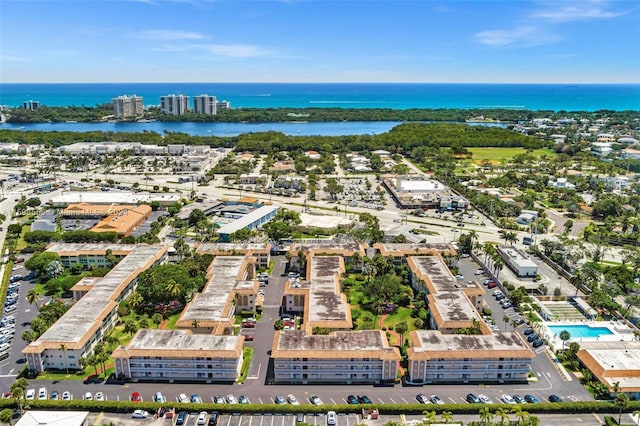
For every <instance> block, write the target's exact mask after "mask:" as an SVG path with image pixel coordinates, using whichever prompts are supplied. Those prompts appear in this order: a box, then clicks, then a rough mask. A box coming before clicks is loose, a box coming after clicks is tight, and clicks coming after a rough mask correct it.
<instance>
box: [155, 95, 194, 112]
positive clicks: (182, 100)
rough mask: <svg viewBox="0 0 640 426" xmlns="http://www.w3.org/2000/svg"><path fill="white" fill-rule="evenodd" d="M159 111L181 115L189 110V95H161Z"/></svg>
mask: <svg viewBox="0 0 640 426" xmlns="http://www.w3.org/2000/svg"><path fill="white" fill-rule="evenodd" d="M160 111H161V112H162V113H163V114H170V115H183V114H184V113H186V112H187V111H189V96H185V95H183V94H180V95H167V96H161V97H160Z"/></svg>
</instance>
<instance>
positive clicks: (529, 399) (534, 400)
mask: <svg viewBox="0 0 640 426" xmlns="http://www.w3.org/2000/svg"><path fill="white" fill-rule="evenodd" d="M524 400H525V401H527V402H528V403H529V404H537V403H539V402H540V400H539V399H538V398H536V397H535V396H533V395H529V394H527V395H525V396H524Z"/></svg>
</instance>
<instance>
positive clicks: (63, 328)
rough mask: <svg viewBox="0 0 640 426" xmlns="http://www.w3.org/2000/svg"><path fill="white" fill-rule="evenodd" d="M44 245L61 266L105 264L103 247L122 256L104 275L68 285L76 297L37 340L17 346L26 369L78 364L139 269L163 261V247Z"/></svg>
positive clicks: (108, 323) (133, 284)
mask: <svg viewBox="0 0 640 426" xmlns="http://www.w3.org/2000/svg"><path fill="white" fill-rule="evenodd" d="M47 251H51V252H55V253H58V254H59V255H60V262H61V263H62V265H63V266H65V267H69V266H71V265H73V264H76V263H79V264H81V265H83V266H84V267H86V268H88V267H90V266H105V265H106V264H107V263H108V260H107V259H106V256H107V251H109V252H110V253H111V254H112V255H113V256H116V257H117V258H121V260H120V261H119V262H118V264H117V265H115V266H114V267H113V269H111V271H109V273H108V274H107V275H105V276H104V277H90V278H89V277H88V278H85V279H83V280H81V281H80V282H79V283H78V284H77V285H76V286H74V287H73V288H72V289H71V290H72V291H73V292H74V296H76V297H77V298H78V299H79V300H77V301H76V303H75V304H74V305H73V306H72V307H71V308H70V309H69V310H68V311H67V312H66V313H65V314H64V315H63V316H62V317H61V318H60V319H58V321H56V322H55V323H54V324H53V325H52V326H51V327H50V328H49V329H48V330H47V331H45V332H44V333H43V334H42V335H41V336H40V337H39V338H38V339H37V340H35V341H34V342H31V343H29V344H28V345H27V347H26V348H25V349H24V350H23V351H22V353H23V354H25V357H26V359H27V365H28V367H29V369H30V370H32V371H35V372H36V373H42V372H43V371H44V370H45V369H59V370H63V369H67V368H70V369H78V368H80V364H79V360H80V358H82V357H86V356H88V355H91V353H92V352H93V348H94V347H95V345H96V344H98V343H100V341H101V340H102V337H103V336H104V335H105V334H107V333H108V332H109V330H111V328H112V327H113V326H114V325H115V323H116V321H117V319H118V315H117V313H116V310H117V308H118V303H120V302H121V301H122V300H124V299H125V298H127V297H128V296H129V295H130V294H131V293H132V292H133V291H134V290H135V287H136V286H137V284H138V277H139V275H140V273H142V271H145V270H147V269H149V268H151V267H152V266H154V265H158V264H161V263H164V262H165V260H166V257H167V247H166V246H161V245H146V244H139V245H124V244H52V245H50V246H49V247H48V249H47Z"/></svg>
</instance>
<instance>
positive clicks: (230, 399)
mask: <svg viewBox="0 0 640 426" xmlns="http://www.w3.org/2000/svg"><path fill="white" fill-rule="evenodd" d="M226 399H227V404H237V403H238V400H237V399H236V397H235V396H233V395H231V394H229V395H227V398H226Z"/></svg>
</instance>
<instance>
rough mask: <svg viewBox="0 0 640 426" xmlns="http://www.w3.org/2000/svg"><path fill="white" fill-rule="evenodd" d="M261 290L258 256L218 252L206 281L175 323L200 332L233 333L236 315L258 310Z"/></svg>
mask: <svg viewBox="0 0 640 426" xmlns="http://www.w3.org/2000/svg"><path fill="white" fill-rule="evenodd" d="M258 290H259V283H258V281H257V280H256V279H255V258H252V257H245V256H218V257H216V258H214V259H213V262H211V264H210V265H209V268H208V270H207V284H206V285H205V287H204V288H203V290H202V292H200V293H197V294H196V295H195V296H194V297H193V300H191V301H190V302H189V303H188V304H187V306H185V308H184V310H183V311H182V314H180V317H179V318H178V321H177V322H176V326H177V327H178V328H180V329H188V330H192V331H193V332H197V333H207V334H212V333H213V334H217V335H233V332H234V326H235V317H234V315H236V314H239V313H240V312H242V311H251V312H255V311H256V298H257V296H258Z"/></svg>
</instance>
